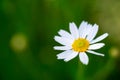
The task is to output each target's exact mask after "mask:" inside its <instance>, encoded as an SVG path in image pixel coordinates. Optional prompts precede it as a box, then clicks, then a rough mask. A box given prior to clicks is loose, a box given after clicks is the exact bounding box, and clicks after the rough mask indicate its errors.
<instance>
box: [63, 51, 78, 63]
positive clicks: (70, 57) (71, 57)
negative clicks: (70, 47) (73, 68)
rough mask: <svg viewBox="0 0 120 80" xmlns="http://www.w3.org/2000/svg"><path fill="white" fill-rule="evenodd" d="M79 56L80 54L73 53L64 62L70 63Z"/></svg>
mask: <svg viewBox="0 0 120 80" xmlns="http://www.w3.org/2000/svg"><path fill="white" fill-rule="evenodd" d="M77 55H78V52H75V51H73V52H72V53H71V54H70V55H69V56H67V57H66V58H65V59H64V61H65V62H68V61H69V60H71V59H73V58H75V57H76V56H77Z"/></svg>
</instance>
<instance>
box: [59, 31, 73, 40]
mask: <svg viewBox="0 0 120 80" xmlns="http://www.w3.org/2000/svg"><path fill="white" fill-rule="evenodd" d="M58 34H59V35H60V36H62V37H66V38H70V39H74V38H73V36H72V35H71V34H70V33H68V32H67V31H65V30H60V31H59V32H58Z"/></svg>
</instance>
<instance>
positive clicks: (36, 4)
mask: <svg viewBox="0 0 120 80" xmlns="http://www.w3.org/2000/svg"><path fill="white" fill-rule="evenodd" d="M119 8H120V1H119V0H0V80H120V76H119V75H120V52H119V51H120V50H119V49H120V14H119V13H120V9H119ZM83 20H85V21H88V22H89V23H91V24H94V23H97V24H98V25H99V26H100V29H99V32H98V34H97V36H99V35H101V34H103V33H105V32H108V33H109V37H108V38H106V39H105V40H103V42H104V43H105V44H106V46H105V47H103V48H102V49H100V50H97V51H98V52H100V53H104V54H105V57H100V56H96V55H92V54H88V56H89V59H90V60H89V64H88V65H87V66H86V65H83V64H82V63H81V62H80V61H79V58H78V57H77V58H75V59H73V60H71V61H69V62H67V63H66V62H64V61H63V60H57V57H56V54H58V53H60V52H61V51H55V50H53V46H55V45H59V44H58V43H56V42H55V41H54V39H53V38H54V36H55V35H57V32H58V31H59V30H60V29H65V30H67V31H68V25H69V22H75V23H76V25H77V26H79V25H80V23H81V21H83Z"/></svg>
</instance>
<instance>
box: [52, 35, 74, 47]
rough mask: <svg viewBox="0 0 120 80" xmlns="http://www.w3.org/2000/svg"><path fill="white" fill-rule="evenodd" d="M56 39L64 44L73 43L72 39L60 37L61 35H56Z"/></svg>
mask: <svg viewBox="0 0 120 80" xmlns="http://www.w3.org/2000/svg"><path fill="white" fill-rule="evenodd" d="M54 39H55V41H57V42H58V43H60V44H62V45H71V44H72V43H73V40H72V39H68V38H63V37H59V36H55V37H54Z"/></svg>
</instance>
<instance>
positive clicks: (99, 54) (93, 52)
mask: <svg viewBox="0 0 120 80" xmlns="http://www.w3.org/2000/svg"><path fill="white" fill-rule="evenodd" d="M87 52H89V53H92V54H95V55H98V56H104V54H101V53H97V52H95V51H91V50H88V51H87Z"/></svg>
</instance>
